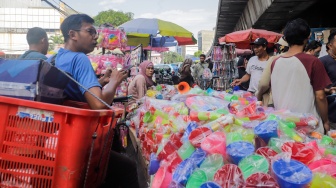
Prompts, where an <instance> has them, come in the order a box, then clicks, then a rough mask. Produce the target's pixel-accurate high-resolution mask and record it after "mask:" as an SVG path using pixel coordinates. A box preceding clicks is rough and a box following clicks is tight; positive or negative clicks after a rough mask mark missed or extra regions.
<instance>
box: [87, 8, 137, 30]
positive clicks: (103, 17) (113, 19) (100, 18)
mask: <svg viewBox="0 0 336 188" xmlns="http://www.w3.org/2000/svg"><path fill="white" fill-rule="evenodd" d="M133 17H134V14H133V13H132V12H123V11H115V10H111V9H110V10H107V11H102V12H99V13H98V15H97V16H95V17H93V19H94V21H95V25H101V24H104V23H109V24H112V25H113V26H115V27H118V26H120V25H121V24H123V23H125V22H128V21H130V20H133Z"/></svg>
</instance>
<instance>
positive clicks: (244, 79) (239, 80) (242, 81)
mask: <svg viewBox="0 0 336 188" xmlns="http://www.w3.org/2000/svg"><path fill="white" fill-rule="evenodd" d="M250 78H251V75H250V74H248V73H246V74H245V75H244V76H243V77H242V78H240V79H235V80H234V81H233V82H232V83H231V86H239V85H240V84H242V83H244V82H247V81H249V80H250Z"/></svg>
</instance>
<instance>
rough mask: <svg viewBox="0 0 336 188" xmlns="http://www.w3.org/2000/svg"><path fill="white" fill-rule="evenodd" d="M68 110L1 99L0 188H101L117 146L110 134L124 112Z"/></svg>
mask: <svg viewBox="0 0 336 188" xmlns="http://www.w3.org/2000/svg"><path fill="white" fill-rule="evenodd" d="M66 105H68V106H61V105H53V104H47V103H41V102H35V101H28V100H21V99H16V98H9V97H2V96H0V187H10V188H12V187H25V188H26V187H27V188H29V187H33V188H42V187H43V188H46V187H61V188H65V187H76V188H77V187H88V188H91V187H98V186H99V185H101V183H102V182H103V180H104V178H105V173H106V168H107V165H108V157H109V151H110V148H111V145H112V140H113V131H112V132H110V134H108V132H109V130H110V127H111V126H115V124H116V121H117V117H120V115H121V114H122V112H123V110H122V109H120V108H116V109H115V110H114V111H112V110H88V109H83V107H84V108H85V105H84V104H83V103H76V102H70V103H67V104H66ZM69 105H70V106H69ZM78 107H81V108H78ZM113 117H115V118H113ZM95 132H96V139H94V142H93V135H94V133H95ZM106 139H107V140H108V142H106ZM106 143H107V144H106ZM104 144H106V145H105V147H104ZM91 150H92V154H91V158H90V151H91ZM89 159H90V160H89ZM88 165H89V168H88ZM87 169H89V170H88V172H87Z"/></svg>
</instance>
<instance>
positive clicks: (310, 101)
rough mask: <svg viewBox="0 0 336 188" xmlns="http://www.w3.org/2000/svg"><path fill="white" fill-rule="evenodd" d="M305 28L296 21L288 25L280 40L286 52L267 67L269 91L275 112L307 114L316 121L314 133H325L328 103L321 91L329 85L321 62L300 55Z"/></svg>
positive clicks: (323, 92)
mask: <svg viewBox="0 0 336 188" xmlns="http://www.w3.org/2000/svg"><path fill="white" fill-rule="evenodd" d="M309 36H310V28H309V25H308V24H307V23H306V22H305V21H304V20H302V19H300V18H298V19H296V20H293V21H291V22H289V23H288V24H287V25H286V28H285V29H284V37H285V40H286V41H287V43H288V45H289V50H288V51H287V52H286V53H284V54H282V55H281V56H280V57H278V58H277V59H275V60H274V61H273V62H272V65H271V89H272V97H273V102H274V107H275V109H276V110H280V109H288V110H291V111H292V112H298V113H310V114H313V115H315V116H316V117H318V118H319V120H320V121H319V125H318V126H317V127H316V129H315V130H316V131H318V132H320V133H322V134H323V133H324V131H329V129H330V128H329V120H328V103H327V99H326V95H325V91H324V89H325V88H326V87H327V86H329V85H330V84H331V82H330V79H329V77H328V74H327V72H326V70H325V68H324V66H323V64H322V62H321V61H320V60H319V59H318V58H317V57H315V56H312V55H309V54H305V53H303V49H304V47H305V45H306V44H307V42H308V38H309Z"/></svg>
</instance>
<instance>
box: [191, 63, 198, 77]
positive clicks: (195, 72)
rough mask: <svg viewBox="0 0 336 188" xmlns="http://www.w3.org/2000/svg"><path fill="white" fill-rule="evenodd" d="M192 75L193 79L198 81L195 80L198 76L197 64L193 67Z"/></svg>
mask: <svg viewBox="0 0 336 188" xmlns="http://www.w3.org/2000/svg"><path fill="white" fill-rule="evenodd" d="M192 74H193V75H192V76H193V77H194V79H195V80H197V79H198V78H197V76H198V65H197V64H196V65H194V66H193V71H192Z"/></svg>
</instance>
